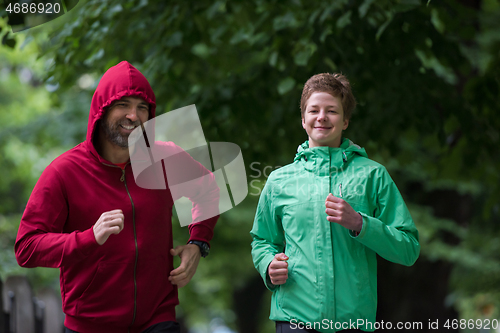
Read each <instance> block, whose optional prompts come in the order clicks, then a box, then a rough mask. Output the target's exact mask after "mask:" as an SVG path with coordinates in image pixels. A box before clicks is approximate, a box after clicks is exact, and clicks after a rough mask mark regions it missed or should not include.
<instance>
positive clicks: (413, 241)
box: [351, 168, 420, 266]
mask: <svg viewBox="0 0 500 333" xmlns="http://www.w3.org/2000/svg"><path fill="white" fill-rule="evenodd" d="M373 179H375V182H376V184H374V185H375V186H374V187H373V189H374V191H375V193H373V194H372V197H373V198H375V200H376V203H375V207H376V209H375V211H374V212H373V216H370V215H368V214H365V213H362V212H360V214H361V216H362V217H363V227H362V229H361V232H360V233H359V235H358V236H357V237H355V236H354V235H353V234H352V233H351V236H352V237H354V238H355V239H357V240H358V241H359V242H360V243H362V244H364V245H365V246H367V247H368V248H370V249H372V250H373V251H375V252H376V253H377V254H378V255H380V256H381V257H382V258H384V259H386V260H389V261H391V262H394V263H398V264H402V265H405V266H411V265H413V264H414V263H415V261H416V260H417V258H418V256H419V254H420V244H419V242H418V231H417V228H416V227H415V224H414V223H413V220H412V218H411V215H410V212H409V211H408V208H407V207H406V204H405V202H404V200H403V197H402V196H401V193H399V190H398V188H397V187H396V184H395V183H394V181H393V180H392V178H391V177H390V176H389V173H388V172H387V170H386V169H385V168H382V169H381V175H379V176H378V177H374V178H373Z"/></svg>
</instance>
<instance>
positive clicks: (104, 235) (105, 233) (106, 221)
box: [93, 209, 125, 245]
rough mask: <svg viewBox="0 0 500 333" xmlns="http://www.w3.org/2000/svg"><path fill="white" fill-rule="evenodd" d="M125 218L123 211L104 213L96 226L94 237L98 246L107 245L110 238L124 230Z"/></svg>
mask: <svg viewBox="0 0 500 333" xmlns="http://www.w3.org/2000/svg"><path fill="white" fill-rule="evenodd" d="M124 220H125V217H124V216H123V212H122V211H121V209H115V210H111V211H109V212H104V213H102V215H101V217H99V220H97V222H96V223H95V224H94V226H93V230H94V237H95V240H96V241H97V244H99V245H102V244H104V243H106V241H107V240H108V237H109V236H110V235H112V234H115V235H117V234H119V233H120V232H121V231H122V230H123V226H124Z"/></svg>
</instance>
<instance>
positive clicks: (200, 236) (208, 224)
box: [188, 215, 219, 246]
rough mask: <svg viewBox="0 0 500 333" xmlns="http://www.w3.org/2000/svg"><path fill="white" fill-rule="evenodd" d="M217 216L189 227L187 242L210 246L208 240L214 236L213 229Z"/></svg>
mask: <svg viewBox="0 0 500 333" xmlns="http://www.w3.org/2000/svg"><path fill="white" fill-rule="evenodd" d="M218 218H219V215H217V216H214V217H212V218H209V219H207V220H205V221H202V222H196V223H192V224H190V225H189V240H188V242H189V241H192V240H197V241H202V242H205V243H207V244H208V246H210V240H212V237H213V235H214V227H215V223H216V222H217V220H218Z"/></svg>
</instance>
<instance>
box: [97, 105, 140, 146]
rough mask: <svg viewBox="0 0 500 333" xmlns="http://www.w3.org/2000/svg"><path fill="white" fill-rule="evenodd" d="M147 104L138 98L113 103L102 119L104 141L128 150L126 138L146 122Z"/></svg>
mask: <svg viewBox="0 0 500 333" xmlns="http://www.w3.org/2000/svg"><path fill="white" fill-rule="evenodd" d="M148 118H149V104H148V103H146V101H144V100H143V99H142V98H139V97H131V96H127V97H122V98H121V99H119V100H117V101H115V102H113V104H111V106H110V107H109V109H108V110H107V111H106V114H105V115H104V118H103V119H102V125H101V126H102V129H103V130H104V133H105V135H106V139H107V140H108V141H110V142H111V143H112V144H114V145H117V146H119V147H121V148H128V137H129V135H130V133H132V131H133V130H134V129H135V128H136V127H137V126H140V125H141V122H142V123H144V122H146V121H148Z"/></svg>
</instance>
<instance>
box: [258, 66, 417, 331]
mask: <svg viewBox="0 0 500 333" xmlns="http://www.w3.org/2000/svg"><path fill="white" fill-rule="evenodd" d="M355 104H356V102H355V99H354V96H353V95H352V92H351V88H350V85H349V82H348V80H347V79H346V78H345V77H344V76H343V75H341V74H318V75H315V76H313V77H311V78H310V79H309V80H308V81H307V82H306V84H305V86H304V90H303V93H302V100H301V111H302V126H303V127H304V129H305V130H306V132H307V134H308V137H309V140H308V141H306V142H304V143H303V144H302V145H300V146H299V148H298V152H297V154H296V156H295V160H294V162H293V163H292V164H289V165H287V166H285V167H282V168H279V169H277V170H275V171H273V172H272V173H271V174H270V175H269V178H268V180H267V182H266V185H265V186H264V189H263V191H262V194H261V196H260V199H259V205H258V207H257V212H256V215H255V221H254V225H253V228H252V231H251V235H252V237H253V242H252V256H253V261H254V264H255V267H256V268H257V270H258V271H259V273H260V274H261V276H262V278H263V280H264V283H265V285H266V287H267V288H268V289H269V290H271V291H272V292H273V294H272V301H271V302H272V303H271V315H270V319H271V320H274V321H276V332H277V333H286V332H325V333H326V332H339V331H361V330H362V331H374V330H375V329H376V328H379V324H378V323H376V322H375V315H376V310H377V261H376V255H377V254H378V255H379V256H381V257H383V258H385V259H387V260H389V261H392V262H394V263H398V264H402V265H407V266H411V265H412V264H413V263H414V262H415V261H416V260H417V258H418V255H419V253H420V245H419V243H418V232H417V229H416V227H415V225H414V223H413V220H412V218H411V216H410V213H409V211H408V209H407V207H406V205H405V203H404V201H403V198H402V197H401V194H400V193H399V191H398V189H397V187H396V185H395V184H394V182H393V181H392V179H391V177H390V176H389V174H388V172H387V170H386V169H385V168H384V167H383V166H382V165H380V164H379V163H377V162H374V161H372V160H370V159H368V157H367V154H366V152H365V150H364V149H363V148H361V147H359V146H357V145H355V144H354V143H353V142H352V141H350V140H348V139H347V138H343V137H342V131H343V130H345V129H346V128H347V126H348V125H349V119H350V117H351V113H352V111H353V110H354V107H355Z"/></svg>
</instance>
